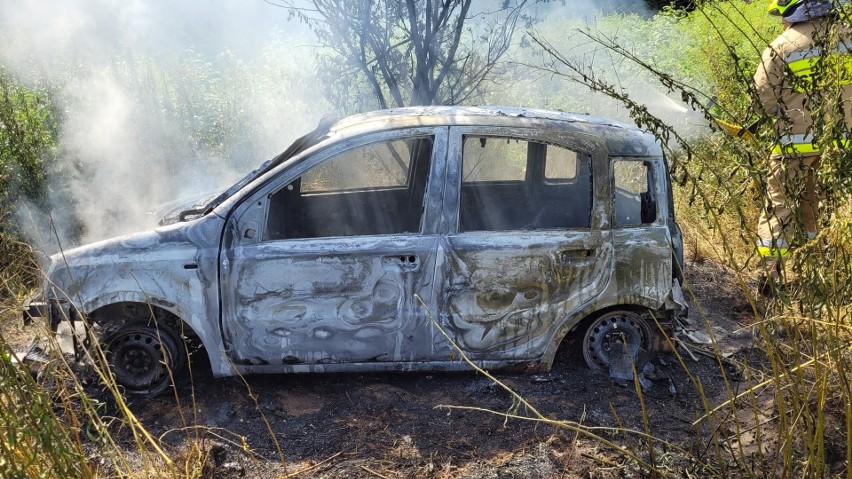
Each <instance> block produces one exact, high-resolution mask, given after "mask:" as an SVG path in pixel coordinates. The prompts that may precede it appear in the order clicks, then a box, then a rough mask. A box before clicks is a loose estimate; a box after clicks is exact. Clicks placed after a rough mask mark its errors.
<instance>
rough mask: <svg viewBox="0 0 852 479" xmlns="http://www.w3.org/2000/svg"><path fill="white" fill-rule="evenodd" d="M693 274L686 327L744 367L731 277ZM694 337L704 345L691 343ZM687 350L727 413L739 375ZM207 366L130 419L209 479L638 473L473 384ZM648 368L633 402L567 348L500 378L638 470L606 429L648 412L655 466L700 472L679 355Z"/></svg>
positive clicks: (700, 445) (746, 333)
mask: <svg viewBox="0 0 852 479" xmlns="http://www.w3.org/2000/svg"><path fill="white" fill-rule="evenodd" d="M688 271H689V275H688V278H687V283H688V285H689V286H690V288H689V289H690V290H691V291H692V293H693V294H694V295H695V296H696V297H697V298H698V300H697V303H698V304H697V305H696V304H694V301H691V303H693V305H692V306H693V308H692V310H691V317H692V319H691V321H692V322H693V323H694V325H695V328H696V329H702V330H703V329H704V323H703V317H704V316H703V315H706V318H707V319H708V321H709V324H711V325H712V327H713V333H714V335H715V336H716V339H717V341H718V347H719V349H720V350H721V352H722V353H723V355H724V356H725V357H731V358H736V357H740V356H747V355H751V354H752V353H753V349H754V346H753V344H752V340H751V328H749V327H748V325H749V324H751V323H752V322H753V316H752V314H751V307H750V306H749V304H748V302H747V301H746V300H745V299H744V298H743V294H742V292H741V291H740V290H739V289H738V287H737V286H736V284H735V281H733V277H732V275H731V274H730V273H729V272H728V271H726V270H725V269H723V268H722V267H720V266H718V265H715V264H713V263H710V262H704V263H700V264H692V265H689V269H688ZM686 294H687V295H689V294H690V293H689V292H687V293H686ZM696 306H698V307H696ZM699 310H701V311H703V315H702V313H701V312H699ZM693 336H694V338H695V339H697V340H699V341H700V340H701V339H702V338H701V336H700V334H698V335H693ZM705 348H706V349H707V350H709V349H710V348H712V347H711V346H705ZM691 349H692V350H693V352H694V355H695V359H696V360H693V359H691V358H689V356H688V355H687V354H683V355H682V356H683V358H684V363H685V364H686V366H687V368H688V370H689V373H690V374H691V375H692V376H693V377H694V378H697V379H699V380H700V382H701V384H702V387H703V390H704V394H705V395H706V396H707V398H708V400H709V401H710V403H711V404H718V403H721V402H723V401H724V400H725V399H726V398H727V395H726V392H725V391H726V387H725V382H724V379H723V374H722V373H723V370H724V375H725V376H727V377H728V378H729V379H734V380H736V379H738V374H739V371H737V368H736V366H735V365H734V363H733V362H731V363H730V364H728V363H726V362H725V361H722V362H720V361H718V360H717V359H716V358H713V357H711V356H712V355H709V354H702V353H700V352H698V350H699V349H701V348H700V347H698V346H692V347H691ZM681 352H682V351H681ZM203 356H204V355H203V354H196V355H194V356H193V361H194V364H193V368H192V372H193V375H192V381H190V380H189V379H188V377H187V376H184V378H183V379H182V381H181V385H180V386H179V387H178V397H179V400H176V399H175V397H174V396H168V395H164V396H162V397H158V398H155V399H146V400H141V399H136V400H134V401H133V403H132V409H133V410H134V412H135V414H136V415H137V417H138V418H139V420H140V421H141V422H142V424H144V425H145V426H146V427H147V428H148V429H149V430H150V431H151V433H152V434H153V435H154V436H155V437H162V439H163V441H164V442H165V443H166V444H167V445H168V446H170V447H171V448H172V449H171V450H172V451H173V452H175V454H176V455H177V456H180V455H181V451H182V450H186V448H187V444H188V439H190V438H195V437H198V438H201V439H202V441H201V443H202V445H203V446H204V448H205V450H206V451H209V453H210V454H209V458H208V460H207V467H206V468H205V471H204V473H203V476H204V477H222V478H231V477H274V476H286V475H287V474H288V473H289V474H293V473H297V472H300V471H304V472H303V473H301V474H299V475H298V477H347V478H350V477H365V478H366V477H372V478H398V477H452V478H456V477H459V478H461V477H463V478H509V477H511V478H538V477H595V478H597V477H633V476H636V475H638V474H639V472H638V470H637V469H636V467H635V465H633V464H631V463H630V461H627V460H625V459H624V457H623V456H622V455H619V454H616V453H615V452H614V451H613V450H612V449H610V448H607V447H606V446H605V445H604V444H603V443H601V442H600V441H599V440H595V439H592V438H589V437H586V436H584V435H581V434H578V433H577V432H575V431H573V430H571V429H569V428H565V427H559V426H556V425H548V424H544V423H535V422H531V421H524V420H519V419H506V418H505V417H503V416H500V415H499V414H502V413H510V414H518V415H525V416H531V415H532V414H531V412H529V411H526V410H525V408H524V407H522V406H519V405H518V403H517V402H516V401H515V400H514V398H513V397H512V396H511V395H510V394H508V393H507V392H506V391H504V390H502V389H501V388H499V387H497V386H496V385H495V384H494V383H492V381H491V380H489V379H488V378H486V377H484V376H482V375H479V374H476V373H389V374H361V375H353V374H348V375H344V374H314V375H278V376H254V377H247V378H245V382H243V380H242V379H240V378H226V379H214V378H213V377H212V375H210V373H209V368H208V367H207V365H205V364H203V361H204V358H203ZM653 364H654V365H655V371H654V373H653V374H649V377H650V378H652V379H653V380H652V381H651V382H650V386H649V387H647V388H646V390H645V391H644V392H643V394H642V398H641V401H640V397H639V395H637V393H636V391H635V389H634V386H633V384H632V383H628V384H619V383H618V382H616V381H614V380H611V379H610V378H608V377H606V376H604V375H602V374H600V373H595V372H593V371H591V370H589V369H588V368H587V367H586V366H585V365H584V363H583V360H582V357H581V356H580V355H578V354H576V353H574V352H571V351H570V350H568V349H567V348H566V350H565V351H561V352H560V354H559V356H558V357H557V360H556V363H555V364H554V367H553V369H552V371H551V372H550V373H548V374H545V375H539V376H525V375H513V374H497V375H496V376H497V378H498V379H499V380H500V381H502V382H504V383H505V384H506V385H507V386H509V387H511V388H512V389H514V390H515V391H516V392H517V393H519V394H520V395H521V396H523V397H524V398H525V399H526V400H527V401H529V403H531V404H532V405H533V406H534V407H535V408H537V409H538V411H539V412H541V413H542V414H543V415H544V416H546V417H548V418H551V419H555V420H562V421H570V422H573V423H581V424H583V425H584V426H592V427H603V428H606V429H599V430H595V432H596V433H597V434H599V435H600V436H601V437H603V438H605V439H607V440H611V441H613V442H615V443H618V444H620V445H626V446H628V447H633V448H636V452H637V454H639V455H640V457H643V459H645V460H647V459H648V455H647V447H646V446H644V445H642V442H641V441H638V440H637V438H636V437H635V436H634V437H630V438H628V437H627V436H626V435H625V434H623V433H621V432H619V431H617V430H615V429H609V428H619V429H624V428H626V429H632V430H637V431H643V430H644V429H645V426H644V421H643V414H642V409H643V407H642V403H643V402H644V407H645V409H646V411H647V419H648V429H649V431H650V433H651V434H652V435H654V436H655V437H657V438H659V439H661V440H665V441H668V442H669V443H670V444H669V445H662V444H658V445H657V448H656V454H655V460H656V461H657V464H661V465H662V467H664V468H667V469H669V470H670V471H671V472H672V473H673V474H674V475H675V476H682V475H685V474H684V471H683V468H684V467H689V468H690V469H691V470H692V471H695V467H696V466H695V464H694V463H689V462H688V461H687V459H686V458H685V454H684V453H682V452H677V451H676V447H679V448H681V449H683V450H686V451H689V454H690V455H692V456H693V457H697V458H699V460H700V459H701V458H705V457H706V458H708V459H709V455H711V454H712V452H711V449H712V447H711V446H710V445H709V436H710V434H709V433H708V431H707V430H705V429H702V428H696V427H694V426H692V422H693V421H694V420H695V419H696V418H698V417H700V416H701V415H703V413H704V407H703V406H702V398H701V395H700V394H699V393H698V390H697V388H696V386H695V384H694V383H693V382H692V380H691V379H690V377H689V375H688V374H687V373H686V372H685V371H684V370H683V367H682V366H681V365H680V364H679V362H678V361H677V359H676V357H675V356H673V355H671V356H662V357H658V358H656V359H654V361H653ZM720 364H722V366H721V367H720ZM733 387H736V384H734V385H733ZM249 389H250V391H251V393H252V394H249V393H248V390H249ZM193 392H194V398H195V402H196V407H195V414H193V407H192V396H193ZM253 397H254V398H256V400H255V399H253ZM443 406H460V407H471V408H481V409H487V410H491V411H493V412H492V413H489V412H485V411H482V410H473V409H448V408H445V407H443ZM186 424H189V425H197V426H199V427H193V426H190V427H189V428H187V427H186ZM115 432H116V438H117V439H119V441H123V443H124V444H126V447H127V450H128V451H129V452H128V454H129V455H132V454H134V453H133V452H132V451H135V445H134V443H133V441H132V436H131V435H130V433H129V432H128V431H127V430H126V428H124V429H122V428H118V429H117V430H116V431H115ZM273 434H274V440H273ZM276 441H277V444H278V445H277V446H276ZM279 446H280V449H281V454H279V452H278V447H279ZM281 455H283V459H284V461H286V466H284V465H282V460H281ZM93 460H94V453H93ZM689 464H691V465H689ZM285 468H286V469H285Z"/></svg>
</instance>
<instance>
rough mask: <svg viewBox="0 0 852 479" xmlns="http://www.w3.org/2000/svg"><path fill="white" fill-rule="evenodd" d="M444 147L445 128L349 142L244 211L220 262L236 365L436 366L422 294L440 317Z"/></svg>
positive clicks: (293, 170) (232, 224) (305, 163)
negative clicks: (438, 229) (438, 221)
mask: <svg viewBox="0 0 852 479" xmlns="http://www.w3.org/2000/svg"><path fill="white" fill-rule="evenodd" d="M446 145H447V128H417V129H407V130H396V131H391V132H380V133H374V134H370V135H365V136H360V137H358V138H350V139H346V140H341V141H339V142H338V143H336V144H334V145H332V146H330V147H328V148H326V149H324V150H323V151H320V152H318V153H315V154H314V155H312V157H310V158H306V159H304V160H302V161H299V160H296V164H294V165H292V166H290V167H289V168H287V169H286V170H285V171H284V172H283V173H282V174H281V175H280V176H279V177H278V178H276V179H275V180H274V181H272V182H271V183H270V184H269V185H266V186H264V187H262V188H261V189H260V190H259V191H257V192H255V193H254V194H252V196H251V197H250V198H249V199H248V200H246V201H244V202H243V203H242V204H241V206H239V207H238V208H237V211H236V212H235V213H234V214H233V215H232V216H231V218H230V219H229V220H228V222H227V225H226V231H225V241H223V245H224V246H223V250H222V255H221V257H222V260H221V264H220V271H221V272H220V284H221V293H222V298H223V300H222V329H223V336H224V343H225V348H226V351H227V354H228V356H229V357H230V358H231V360H232V361H234V362H235V363H236V364H241V365H260V368H261V369H264V368H265V369H268V370H283V371H288V370H320V369H323V368H325V369H326V370H344V369H347V367H346V366H338V367H332V366H318V365H334V364H337V365H342V364H346V363H366V362H388V361H393V362H402V361H416V360H422V359H428V358H429V357H430V356H431V354H432V351H433V343H434V342H433V340H432V335H431V325H430V324H429V318H428V315H427V314H426V312H425V310H424V308H422V306H421V304H420V303H419V301H418V300H416V299H415V296H414V295H415V294H417V295H419V296H420V297H422V298H423V299H424V300H425V301H426V302H427V304H430V305H432V307H433V310H434V308H435V307H436V306H435V298H434V295H433V291H434V290H435V288H436V284H435V277H434V276H435V275H434V272H435V264H436V261H435V260H436V250H437V247H438V236H437V235H436V233H435V216H437V215H438V214H439V212H440V206H441V195H442V190H441V188H440V187H439V186H440V182H436V181H435V178H436V177H438V178H439V177H442V176H443V172H444V169H445V167H446V163H445V161H446V151H447V146H446ZM433 185H438V186H433ZM299 365H304V366H299ZM379 369H380V368H379Z"/></svg>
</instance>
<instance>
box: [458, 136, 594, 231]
mask: <svg viewBox="0 0 852 479" xmlns="http://www.w3.org/2000/svg"><path fill="white" fill-rule="evenodd" d="M489 138H494V139H495V140H496V138H495V137H486V136H472V135H467V136H465V138H464V141H463V145H464V146H463V151H462V185H461V197H460V207H459V231H462V232H464V231H505V230H537V229H558V228H590V227H591V211H592V172H591V158H590V157H589V156H587V155H584V154H581V153H577V152H574V151H572V150H569V149H567V148H564V147H562V146H559V145H553V144H547V143H541V142H535V141H526V140H521V139H516V138H505V140H506V141H505V142H504V141H487V139H489Z"/></svg>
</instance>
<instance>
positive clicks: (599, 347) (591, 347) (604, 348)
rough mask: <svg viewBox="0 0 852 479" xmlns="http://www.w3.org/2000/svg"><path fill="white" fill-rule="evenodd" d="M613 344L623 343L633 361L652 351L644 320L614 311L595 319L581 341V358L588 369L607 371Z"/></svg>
mask: <svg viewBox="0 0 852 479" xmlns="http://www.w3.org/2000/svg"><path fill="white" fill-rule="evenodd" d="M613 340H617V341H624V342H625V343H626V344H627V351H628V353H629V354H630V357H631V358H632V359H633V360H634V361H636V359H637V358H638V356H639V351H640V350H642V349H644V350H645V351H647V350H649V349H650V347H651V330H650V328H649V327H648V323H647V322H646V321H645V320H644V319H642V318H641V317H640V316H639V315H638V314H636V313H633V312H630V311H613V312H610V313H606V314H604V315H602V316H600V317H598V318H596V319H595V320H594V321H592V323H591V324H589V327H588V328H587V329H586V334H585V336H584V337H583V346H582V347H583V358H584V359H585V360H586V364H588V365H589V367H590V368H592V369H595V370H599V371H605V370H608V369H609V361H610V355H611V354H612V352H613V351H612V350H611V349H612V346H611V345H612V344H613Z"/></svg>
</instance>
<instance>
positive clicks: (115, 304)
mask: <svg viewBox="0 0 852 479" xmlns="http://www.w3.org/2000/svg"><path fill="white" fill-rule="evenodd" d="M126 306H134V307H137V308H139V309H141V310H143V311H144V310H145V309H148V310H150V311H153V312H155V313H156V312H157V311H163V312H165V313H166V314H167V315H168V317H171V318H174V319H173V321H174V322H173V323H172V324H169V326H170V327H172V328H173V329H174V330H175V331H177V332H178V333H180V334H181V335H182V336H186V337H190V338H192V339H193V340H196V338H197V341H198V343H199V344H200V345H202V346H204V349H205V350H206V351H207V355H208V357H209V359H210V362H211V365H212V366H213V367H214V371H215V370H216V367H217V365H219V362H220V361H221V358H220V355H219V351H220V350H221V349H222V347H221V336H220V334H219V325H218V322H217V321H207V320H206V318H203V317H199V316H198V315H193V314H191V313H190V312H189V311H188V310H187V309H186V308H184V307H182V306H181V305H180V304H178V303H175V302H172V301H169V300H167V299H164V298H160V297H157V296H152V295H149V294H145V293H144V292H141V291H117V292H112V293H107V294H103V295H99V296H97V297H93V298H90V299H88V300H86V301H83V302H82V304H81V305H79V306H75V308H76V309H77V311H78V312H81V313H84V314H85V315H86V316H87V317H88V318H90V319H92V320H93V321H95V322H98V321H102V320H103V318H105V317H106V315H108V314H110V313H114V312H115V311H113V310H114V309H119V310H121V309H124V308H125V307H126ZM135 319H139V317H138V316H137V317H131V318H126V317H125V318H124V320H125V321H133V320H135ZM145 319H147V318H145ZM219 366H221V365H219ZM220 375H222V374H220Z"/></svg>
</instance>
